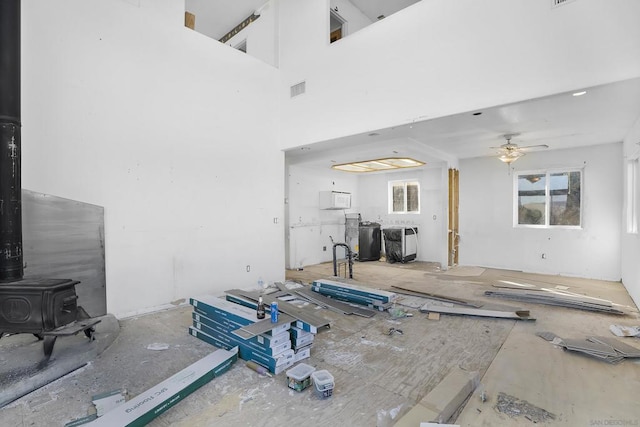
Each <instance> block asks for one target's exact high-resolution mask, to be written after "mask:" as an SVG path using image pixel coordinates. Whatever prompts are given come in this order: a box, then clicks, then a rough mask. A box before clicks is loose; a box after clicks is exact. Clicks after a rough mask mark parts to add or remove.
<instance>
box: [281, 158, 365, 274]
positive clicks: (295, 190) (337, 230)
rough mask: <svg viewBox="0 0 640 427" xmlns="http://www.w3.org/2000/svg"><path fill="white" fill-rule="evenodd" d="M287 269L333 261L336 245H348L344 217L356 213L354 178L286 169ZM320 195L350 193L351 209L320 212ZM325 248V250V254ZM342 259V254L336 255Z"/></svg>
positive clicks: (339, 174) (332, 173)
mask: <svg viewBox="0 0 640 427" xmlns="http://www.w3.org/2000/svg"><path fill="white" fill-rule="evenodd" d="M286 179H287V181H288V192H287V195H286V197H287V201H288V204H287V209H288V223H287V245H288V258H287V268H303V267H305V266H307V265H313V264H319V263H321V262H328V261H332V259H333V252H332V249H333V245H332V243H331V238H330V236H331V237H333V240H334V242H335V243H344V242H345V235H344V231H345V214H346V213H357V212H358V210H357V206H358V194H359V191H358V187H357V184H358V181H357V178H356V177H355V176H353V175H349V174H345V173H343V172H336V171H332V170H330V169H329V170H320V169H309V168H307V167H305V166H301V165H289V166H288V167H287V178H286ZM321 191H341V192H347V193H351V209H344V210H343V209H340V210H325V209H320V203H319V200H320V192H321ZM324 248H326V250H324ZM336 255H337V256H338V257H339V258H341V257H342V256H343V250H341V252H338V251H336Z"/></svg>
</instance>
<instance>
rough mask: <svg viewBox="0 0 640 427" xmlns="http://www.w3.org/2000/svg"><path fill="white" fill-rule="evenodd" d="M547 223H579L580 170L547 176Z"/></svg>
mask: <svg viewBox="0 0 640 427" xmlns="http://www.w3.org/2000/svg"><path fill="white" fill-rule="evenodd" d="M549 193H550V194H549V202H550V205H549V207H550V212H549V225H580V172H578V171H576V172H563V173H552V174H551V175H550V177H549Z"/></svg>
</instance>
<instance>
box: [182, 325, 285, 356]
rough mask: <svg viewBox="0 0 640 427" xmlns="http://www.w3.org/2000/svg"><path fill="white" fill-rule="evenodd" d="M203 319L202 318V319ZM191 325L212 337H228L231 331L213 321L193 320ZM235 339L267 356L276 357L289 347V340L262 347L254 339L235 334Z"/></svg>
mask: <svg viewBox="0 0 640 427" xmlns="http://www.w3.org/2000/svg"><path fill="white" fill-rule="evenodd" d="M203 320H204V319H203ZM193 327H194V328H196V329H200V330H201V331H202V332H205V333H207V334H209V335H211V336H212V337H216V338H218V339H223V340H224V339H227V338H230V335H232V333H231V331H228V330H225V329H224V328H223V327H221V326H219V325H216V323H215V322H212V321H209V322H207V323H201V322H196V321H195V320H194V321H193ZM233 336H234V337H235V338H236V339H237V340H238V344H239V345H240V344H241V345H245V346H247V347H250V348H251V349H253V350H255V351H258V352H260V353H264V354H265V355H267V356H273V357H276V356H277V355H279V354H281V353H283V352H284V351H286V350H289V349H290V348H291V340H289V341H285V342H283V343H281V344H279V345H277V346H274V347H264V346H262V345H260V344H258V342H257V341H255V340H251V339H249V340H245V339H243V338H240V337H238V336H236V335H233Z"/></svg>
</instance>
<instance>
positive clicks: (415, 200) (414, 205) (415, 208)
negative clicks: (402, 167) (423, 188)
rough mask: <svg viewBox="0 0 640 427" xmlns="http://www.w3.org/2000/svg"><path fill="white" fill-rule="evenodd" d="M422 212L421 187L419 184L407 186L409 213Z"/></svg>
mask: <svg viewBox="0 0 640 427" xmlns="http://www.w3.org/2000/svg"><path fill="white" fill-rule="evenodd" d="M419 211H420V186H419V185H418V183H411V184H407V212H419Z"/></svg>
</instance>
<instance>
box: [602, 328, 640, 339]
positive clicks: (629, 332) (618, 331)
mask: <svg viewBox="0 0 640 427" xmlns="http://www.w3.org/2000/svg"><path fill="white" fill-rule="evenodd" d="M609 330H610V331H611V333H613V334H614V335H615V336H617V337H638V338H640V326H623V325H611V326H609Z"/></svg>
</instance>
